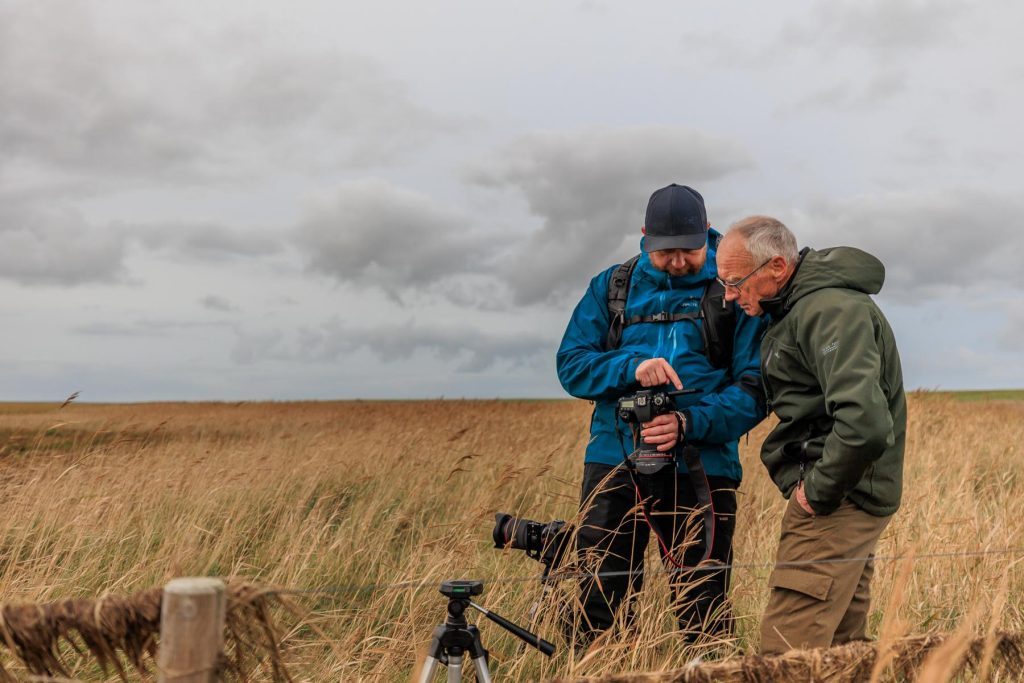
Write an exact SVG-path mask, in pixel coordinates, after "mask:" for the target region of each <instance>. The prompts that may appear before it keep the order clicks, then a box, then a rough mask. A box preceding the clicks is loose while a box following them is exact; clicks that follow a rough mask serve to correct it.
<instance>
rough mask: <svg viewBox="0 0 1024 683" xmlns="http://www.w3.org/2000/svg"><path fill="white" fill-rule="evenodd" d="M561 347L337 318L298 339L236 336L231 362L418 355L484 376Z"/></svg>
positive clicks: (274, 334)
mask: <svg viewBox="0 0 1024 683" xmlns="http://www.w3.org/2000/svg"><path fill="white" fill-rule="evenodd" d="M556 345H557V342H556V341H555V340H553V339H548V338H545V337H543V336H539V335H535V334H522V333H517V334H512V335H501V334H490V333H485V332H480V331H479V330H476V329H473V328H471V327H468V326H465V325H461V324H453V325H450V326H447V327H441V326H427V325H417V324H415V323H412V322H409V323H404V324H398V325H378V326H375V327H372V328H365V329H359V328H354V327H351V326H349V325H347V324H346V323H344V322H342V321H340V320H337V319H333V320H330V321H328V322H326V323H324V324H322V325H320V326H319V327H317V328H301V329H300V330H298V332H297V334H296V335H295V337H294V338H288V337H287V336H286V335H285V333H284V332H282V331H280V330H273V331H270V332H261V333H246V332H242V331H238V339H237V343H236V346H235V348H234V350H233V351H232V358H233V359H234V360H235V362H237V363H241V364H252V363H257V362H260V361H265V360H277V361H298V362H301V363H333V362H335V361H338V360H339V359H341V358H343V357H345V356H347V355H349V354H352V353H353V352H355V351H359V350H366V351H369V352H371V353H372V354H373V355H374V356H376V357H377V358H379V359H380V360H382V361H385V362H394V361H400V360H404V359H407V358H409V357H410V356H412V355H413V354H415V353H417V352H426V353H428V354H431V355H432V356H433V357H435V358H436V359H438V360H441V361H445V362H450V363H453V365H454V367H455V369H456V371H458V372H466V373H473V372H482V371H484V370H487V369H489V368H491V367H494V366H497V365H502V366H504V365H508V366H511V367H516V366H520V365H523V364H526V363H528V362H530V361H531V360H533V359H535V358H537V357H539V356H544V355H550V354H552V353H553V350H554V348H555V347H556Z"/></svg>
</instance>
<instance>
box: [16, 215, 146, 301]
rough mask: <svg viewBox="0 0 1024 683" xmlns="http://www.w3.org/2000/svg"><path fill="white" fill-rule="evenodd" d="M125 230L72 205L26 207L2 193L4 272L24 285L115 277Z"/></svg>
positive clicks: (121, 266) (119, 267)
mask: <svg viewBox="0 0 1024 683" xmlns="http://www.w3.org/2000/svg"><path fill="white" fill-rule="evenodd" d="M125 246H126V243H125V239H124V235H123V234H120V233H119V232H117V231H111V230H108V229H106V228H105V227H103V226H96V225H93V224H91V223H89V222H88V221H86V220H85V218H84V217H83V216H82V215H81V214H79V213H78V212H76V211H74V210H72V209H70V208H66V207H64V208H61V207H59V206H54V207H47V208H42V207H38V208H36V207H32V208H30V207H28V206H26V205H24V204H22V203H19V202H17V201H15V200H13V199H9V198H4V197H2V196H0V277H2V278H5V279H8V280H13V281H15V282H18V283H21V284H25V285H60V286H73V285H79V284H83V283H87V282H117V281H120V280H122V279H123V278H124V277H125V275H126V270H125V267H124V257H125Z"/></svg>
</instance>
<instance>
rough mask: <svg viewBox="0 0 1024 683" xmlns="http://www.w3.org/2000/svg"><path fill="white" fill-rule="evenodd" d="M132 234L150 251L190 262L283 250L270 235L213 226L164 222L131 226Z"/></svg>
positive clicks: (247, 229)
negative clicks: (171, 255) (161, 252)
mask: <svg viewBox="0 0 1024 683" xmlns="http://www.w3.org/2000/svg"><path fill="white" fill-rule="evenodd" d="M132 235H133V236H134V238H136V239H138V240H139V242H140V243H141V244H142V245H143V246H145V247H148V248H149V249H152V250H165V251H170V252H172V253H174V254H176V255H177V256H179V257H183V258H185V259H188V260H191V261H196V260H198V261H210V262H217V261H224V260H226V259H231V258H236V257H241V258H255V257H260V256H270V255H273V254H277V253H279V252H281V251H282V250H283V248H284V245H283V243H282V240H281V239H280V238H278V237H277V236H275V235H274V234H272V233H270V232H267V231H264V230H258V229H253V228H232V227H228V226H225V225H218V224H215V223H164V224H156V225H142V226H135V227H134V228H133V229H132Z"/></svg>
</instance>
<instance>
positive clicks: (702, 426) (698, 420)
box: [679, 408, 708, 441]
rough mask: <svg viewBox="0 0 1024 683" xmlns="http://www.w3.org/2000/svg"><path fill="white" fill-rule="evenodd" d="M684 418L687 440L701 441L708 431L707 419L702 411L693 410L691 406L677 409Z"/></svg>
mask: <svg viewBox="0 0 1024 683" xmlns="http://www.w3.org/2000/svg"><path fill="white" fill-rule="evenodd" d="M679 412H681V413H682V414H683V416H684V417H685V418H686V434H685V436H686V438H687V440H689V441H703V440H704V437H705V436H707V433H708V420H707V417H705V416H704V414H703V411H700V410H698V411H697V412H694V411H693V409H692V408H686V409H684V410H681V411H679Z"/></svg>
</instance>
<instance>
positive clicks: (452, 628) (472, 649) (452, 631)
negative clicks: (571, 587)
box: [419, 580, 555, 683]
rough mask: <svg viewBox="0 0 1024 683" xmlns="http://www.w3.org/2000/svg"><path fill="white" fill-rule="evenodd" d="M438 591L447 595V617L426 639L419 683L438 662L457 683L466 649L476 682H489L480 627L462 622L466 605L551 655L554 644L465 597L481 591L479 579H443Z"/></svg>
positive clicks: (426, 679)
mask: <svg viewBox="0 0 1024 683" xmlns="http://www.w3.org/2000/svg"><path fill="white" fill-rule="evenodd" d="M440 590H441V595H444V596H445V597H447V598H448V619H447V620H446V621H445V623H443V624H441V625H440V626H438V627H437V628H435V629H434V637H433V639H431V641H430V649H429V650H428V651H427V658H426V660H425V661H424V662H423V668H422V669H421V672H422V673H421V675H420V679H419V680H420V683H429V682H430V680H431V679H432V678H433V677H434V672H435V671H437V665H438V664H439V663H440V664H444V665H446V666H447V667H448V683H458V682H459V681H460V680H461V679H462V661H463V657H464V656H465V654H466V653H467V652H468V653H469V656H470V658H471V659H472V660H473V665H474V666H475V667H476V680H477V683H491V671H490V668H489V666H488V663H487V659H488V657H487V650H485V649H484V646H483V644H482V643H481V642H480V629H478V628H477V627H476V626H473V625H472V624H470V623H469V622H467V621H466V614H465V613H466V608H468V607H472V608H473V609H475V610H477V611H478V612H480V613H481V614H483V615H484V616H485V617H487V618H488V619H490V620H491V621H493V622H494V623H496V624H498V625H499V626H501V627H502V628H504V629H505V630H507V631H509V632H510V633H512V634H513V635H515V636H517V637H519V638H521V639H522V640H523V641H525V642H526V643H528V644H530V645H532V646H534V647H535V648H537V649H538V650H540V651H541V652H542V653H544V654H545V655H547V656H548V657H550V656H551V655H552V654H554V652H555V646H554V645H552V644H551V643H549V642H548V641H546V640H544V639H542V638H539V637H537V636H536V635H534V634H533V633H530V632H529V631H527V630H525V629H523V628H521V627H519V626H516V625H515V624H513V623H512V622H511V621H509V620H508V619H505V618H504V617H502V616H500V615H498V614H495V613H494V612H490V611H488V610H486V609H484V608H483V607H481V606H480V605H477V604H476V603H474V602H473V601H472V600H470V599H469V598H470V597H471V596H474V595H480V594H481V593H483V592H484V584H483V582H482V581H458V580H452V581H445V582H444V583H442V584H441V588H440Z"/></svg>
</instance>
